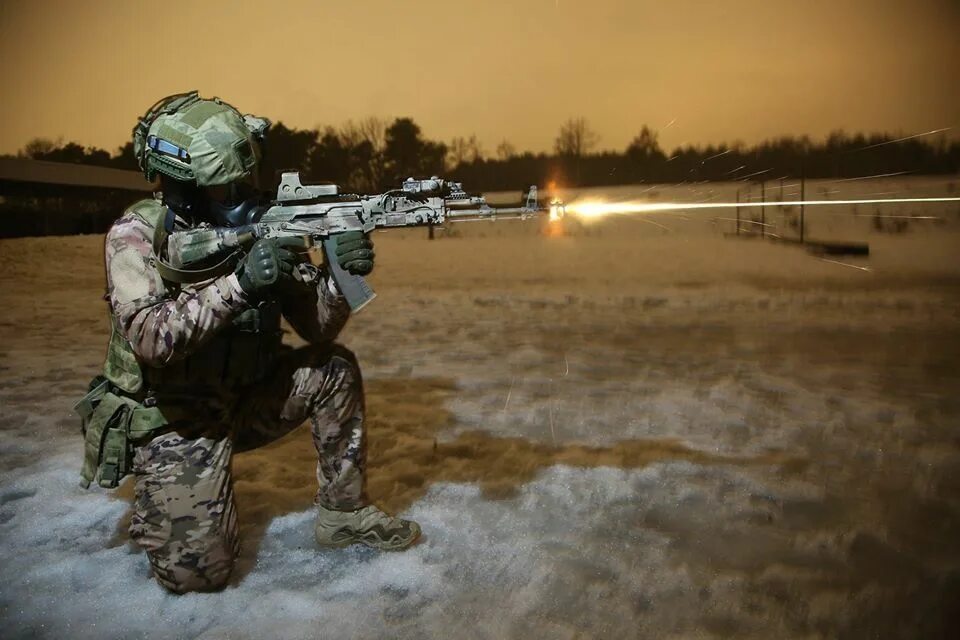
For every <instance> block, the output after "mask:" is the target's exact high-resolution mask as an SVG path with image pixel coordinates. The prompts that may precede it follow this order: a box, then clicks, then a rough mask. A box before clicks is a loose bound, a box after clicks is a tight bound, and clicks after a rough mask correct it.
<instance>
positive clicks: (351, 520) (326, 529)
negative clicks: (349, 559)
mask: <svg viewBox="0 0 960 640" xmlns="http://www.w3.org/2000/svg"><path fill="white" fill-rule="evenodd" d="M317 510H318V511H319V512H320V515H319V518H317V529H316V536H317V543H318V544H320V545H322V546H325V547H346V546H348V545H351V544H354V543H358V542H359V543H360V544H365V545H367V546H368V547H374V548H376V549H384V550H387V551H398V550H400V549H406V548H407V547H409V546H410V545H411V544H413V541H414V540H416V539H417V538H418V537H419V536H420V525H418V524H417V523H416V522H414V521H413V520H404V519H403V518H394V517H393V516H390V515H387V514H386V513H384V512H383V511H380V509H378V508H376V507H375V506H373V505H369V506H366V507H363V508H361V509H357V510H356V511H334V510H333V509H327V508H325V507H323V506H320V505H318V506H317Z"/></svg>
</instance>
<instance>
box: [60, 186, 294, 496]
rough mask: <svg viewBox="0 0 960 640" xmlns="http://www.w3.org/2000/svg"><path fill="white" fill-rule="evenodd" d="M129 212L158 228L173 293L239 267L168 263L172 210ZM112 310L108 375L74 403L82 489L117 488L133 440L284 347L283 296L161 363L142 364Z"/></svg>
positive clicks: (224, 389)
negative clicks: (79, 435)
mask: <svg viewBox="0 0 960 640" xmlns="http://www.w3.org/2000/svg"><path fill="white" fill-rule="evenodd" d="M128 211H129V212H130V213H133V214H134V215H136V216H138V217H139V218H141V219H142V220H143V221H144V222H146V223H147V224H148V225H149V226H150V227H151V228H152V229H153V230H154V235H153V254H154V255H153V259H152V260H151V262H152V264H153V266H154V267H155V268H156V269H157V271H158V273H159V274H160V277H161V278H162V280H163V282H164V285H165V287H166V288H167V292H168V293H169V294H171V295H172V296H176V295H178V294H179V293H180V292H181V291H182V290H183V289H184V288H187V287H193V286H196V285H199V284H201V283H204V282H205V281H209V280H212V279H213V278H217V277H219V276H222V275H227V274H229V273H231V272H232V271H233V270H234V268H235V265H236V260H237V258H236V257H234V256H229V257H228V258H226V259H224V260H222V261H221V262H219V263H217V264H215V265H213V266H210V267H206V268H201V269H193V270H185V269H178V268H176V267H174V266H172V265H170V264H168V263H167V262H165V261H164V260H163V257H162V256H163V249H164V245H165V243H166V240H167V237H168V235H169V233H170V231H171V230H172V228H173V222H174V217H173V214H172V212H171V211H170V210H169V209H168V208H167V207H165V206H164V205H163V204H162V203H160V202H158V201H156V200H143V201H141V202H138V203H137V204H135V205H133V206H132V207H131V208H130V209H129V210H128ZM109 315H110V341H109V343H108V345H107V354H106V358H105V360H104V364H103V373H102V375H99V376H97V377H96V378H94V380H93V381H92V382H91V383H90V389H89V392H88V393H87V395H86V396H84V397H83V398H82V399H81V400H80V402H78V403H77V405H76V407H75V410H76V412H77V413H78V414H79V415H80V418H81V427H82V431H83V433H84V445H85V446H84V462H83V469H82V471H81V486H83V487H85V488H86V487H88V486H89V485H90V484H91V482H92V481H93V480H97V482H98V484H99V485H100V486H103V487H108V488H112V487H116V486H117V485H118V484H119V482H120V480H121V479H122V478H123V477H124V476H125V475H126V474H127V473H129V471H130V468H131V464H132V455H133V444H134V443H136V442H139V441H143V440H146V439H149V438H150V437H152V436H153V435H155V434H158V433H160V432H161V431H162V430H163V429H166V428H169V425H170V424H171V423H173V422H177V421H180V420H190V419H193V420H196V419H198V418H200V417H201V416H200V415H199V413H201V412H198V409H199V407H200V406H201V405H209V404H210V402H211V401H216V400H223V399H224V398H226V397H229V396H231V395H236V394H239V393H242V390H243V387H245V386H246V385H248V384H250V383H252V382H255V381H257V380H259V379H261V378H263V377H264V376H265V375H266V374H267V373H268V372H269V371H270V369H271V368H272V366H273V364H274V363H275V360H276V357H277V355H278V354H279V352H280V350H281V348H282V347H281V345H282V335H283V334H282V331H281V328H280V320H281V308H280V303H279V302H278V301H264V302H261V303H260V304H259V305H258V306H257V307H254V308H251V309H247V310H245V311H243V312H242V313H240V314H239V315H238V316H236V317H235V318H234V320H233V322H232V324H231V325H230V326H229V327H224V328H223V329H222V330H220V331H219V332H217V334H216V335H215V336H214V337H213V338H212V339H210V340H209V341H208V342H206V343H205V344H204V345H202V346H201V347H200V348H199V349H197V350H196V351H194V352H193V353H191V354H190V355H188V356H186V357H184V358H181V359H178V360H175V361H174V362H172V363H170V364H168V365H167V366H164V367H151V366H148V365H146V364H144V363H142V362H140V361H139V360H138V359H137V357H136V354H135V353H134V351H133V347H132V346H131V345H130V342H129V341H128V340H127V339H126V337H125V336H124V335H123V332H122V331H121V329H120V327H119V326H118V324H117V319H116V315H115V314H114V313H113V312H112V311H111V312H110V314H109Z"/></svg>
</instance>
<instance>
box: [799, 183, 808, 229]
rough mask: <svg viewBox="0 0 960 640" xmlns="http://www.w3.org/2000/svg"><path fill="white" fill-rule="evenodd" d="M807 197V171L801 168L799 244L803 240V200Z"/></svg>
mask: <svg viewBox="0 0 960 640" xmlns="http://www.w3.org/2000/svg"><path fill="white" fill-rule="evenodd" d="M806 199H807V172H806V171H805V170H804V169H803V168H801V169H800V244H803V242H804V240H803V238H804V228H803V227H804V222H805V221H804V219H803V214H804V211H803V210H804V204H803V203H804V202H805V201H806Z"/></svg>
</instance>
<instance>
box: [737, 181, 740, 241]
mask: <svg viewBox="0 0 960 640" xmlns="http://www.w3.org/2000/svg"><path fill="white" fill-rule="evenodd" d="M737 235H740V189H737Z"/></svg>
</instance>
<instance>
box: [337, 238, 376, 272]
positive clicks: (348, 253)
mask: <svg viewBox="0 0 960 640" xmlns="http://www.w3.org/2000/svg"><path fill="white" fill-rule="evenodd" d="M336 254H337V262H338V263H339V264H340V267H341V268H342V269H344V270H346V271H348V272H350V273H351V274H353V275H355V276H365V275H367V274H368V273H370V272H371V271H373V257H374V253H373V241H372V240H370V236H368V235H367V234H365V233H363V232H362V231H347V232H346V233H343V234H341V235H340V237H339V238H337V251H336Z"/></svg>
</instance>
